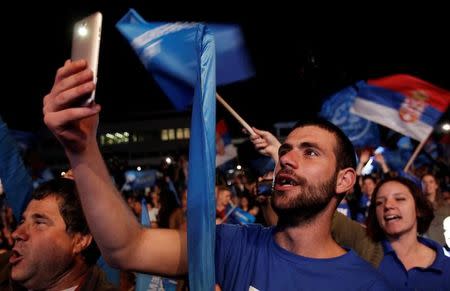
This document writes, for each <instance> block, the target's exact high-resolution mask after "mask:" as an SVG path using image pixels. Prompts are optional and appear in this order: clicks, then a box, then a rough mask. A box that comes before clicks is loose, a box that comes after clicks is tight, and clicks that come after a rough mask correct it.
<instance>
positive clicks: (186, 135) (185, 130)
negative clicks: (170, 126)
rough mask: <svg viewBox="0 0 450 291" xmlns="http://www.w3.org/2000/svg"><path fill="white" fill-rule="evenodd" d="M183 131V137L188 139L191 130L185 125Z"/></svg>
mask: <svg viewBox="0 0 450 291" xmlns="http://www.w3.org/2000/svg"><path fill="white" fill-rule="evenodd" d="M183 133H184V138H185V139H189V138H190V137H191V131H190V129H189V128H188V127H185V128H184V129H183Z"/></svg>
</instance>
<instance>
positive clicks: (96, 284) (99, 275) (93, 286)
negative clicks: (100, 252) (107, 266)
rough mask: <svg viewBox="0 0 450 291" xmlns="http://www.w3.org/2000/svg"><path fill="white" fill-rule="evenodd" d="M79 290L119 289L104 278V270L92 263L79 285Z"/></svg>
mask: <svg viewBox="0 0 450 291" xmlns="http://www.w3.org/2000/svg"><path fill="white" fill-rule="evenodd" d="M79 290H80V291H119V290H120V289H119V288H117V287H115V286H114V285H113V284H111V282H109V281H108V280H107V278H106V274H105V272H103V270H102V269H100V268H99V267H98V266H97V265H93V266H92V267H91V268H90V271H89V274H88V276H87V278H86V280H85V281H84V283H83V284H82V286H80V289H79Z"/></svg>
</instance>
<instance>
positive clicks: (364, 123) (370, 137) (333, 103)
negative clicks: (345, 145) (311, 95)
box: [319, 81, 380, 147]
mask: <svg viewBox="0 0 450 291" xmlns="http://www.w3.org/2000/svg"><path fill="white" fill-rule="evenodd" d="M361 82H362V81H361ZM361 82H360V83H361ZM360 83H357V85H356V86H358V84H360ZM356 86H348V87H346V88H344V89H342V90H341V91H339V92H337V93H335V94H333V95H332V96H330V97H329V98H328V99H327V100H326V101H325V102H324V103H323V105H322V109H321V111H320V113H319V115H320V116H322V117H323V118H325V119H327V120H329V121H330V122H331V123H333V124H334V125H336V126H337V127H339V128H340V129H341V130H342V131H343V132H344V133H345V134H346V135H347V136H348V138H349V139H350V141H351V142H352V143H353V145H354V146H355V147H365V146H373V147H375V146H377V145H379V144H380V136H379V132H378V126H377V125H376V124H374V123H372V122H370V121H369V120H367V119H365V118H362V117H359V116H358V115H355V114H352V113H351V112H350V107H351V106H352V104H353V102H354V101H355V98H356V96H357V92H356Z"/></svg>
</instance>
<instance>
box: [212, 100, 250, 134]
mask: <svg viewBox="0 0 450 291" xmlns="http://www.w3.org/2000/svg"><path fill="white" fill-rule="evenodd" d="M216 99H217V100H218V101H219V102H220V103H221V104H222V105H223V107H225V108H226V109H227V110H228V111H229V112H230V113H231V115H233V116H234V118H236V119H237V121H239V123H240V124H241V125H242V126H243V127H244V128H245V129H246V130H247V131H248V132H249V133H250V134H251V135H255V134H256V133H255V132H254V131H253V128H252V127H251V126H250V125H249V124H248V123H247V122H246V121H245V120H244V119H242V117H241V116H240V115H239V114H237V112H236V111H234V109H233V108H232V107H231V106H230V105H228V103H227V102H226V101H225V100H223V98H222V97H221V96H220V95H219V93H216Z"/></svg>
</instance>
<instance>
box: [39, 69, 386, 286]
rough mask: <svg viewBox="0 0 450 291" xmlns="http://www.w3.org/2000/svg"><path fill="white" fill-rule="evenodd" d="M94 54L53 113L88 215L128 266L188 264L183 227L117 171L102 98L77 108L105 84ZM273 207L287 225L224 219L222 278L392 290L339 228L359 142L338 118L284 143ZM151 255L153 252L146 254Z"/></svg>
mask: <svg viewBox="0 0 450 291" xmlns="http://www.w3.org/2000/svg"><path fill="white" fill-rule="evenodd" d="M92 80H93V75H92V71H91V70H89V69H88V68H87V64H86V62H85V61H74V62H71V61H67V62H66V63H65V64H64V66H63V67H62V68H60V69H59V70H58V71H57V74H56V78H55V83H54V85H53V88H52V90H51V91H50V93H49V94H47V95H46V96H45V98H44V108H43V112H44V121H45V123H46V125H47V126H48V128H49V129H50V130H51V131H52V132H53V134H54V135H55V136H56V137H57V139H58V140H59V141H60V142H61V144H62V145H63V147H64V149H65V151H66V154H67V157H68V159H69V161H70V163H71V166H72V169H73V171H74V176H75V181H76V183H77V187H78V190H79V193H80V196H81V201H82V204H83V209H84V211H85V214H86V218H87V220H88V221H89V224H90V226H91V230H92V233H93V234H94V237H95V239H96V241H97V243H98V244H99V246H100V249H101V250H102V254H103V255H104V256H105V259H106V260H107V261H109V262H110V263H111V264H112V265H114V266H116V267H119V268H120V269H126V270H134V271H138V272H146V273H158V274H165V275H169V276H170V275H181V274H185V273H186V272H187V266H188V262H187V239H186V232H185V231H183V230H178V231H177V230H168V229H165V230H164V229H148V228H142V227H141V226H140V225H139V223H138V222H137V221H136V219H135V218H134V216H133V214H132V212H131V211H130V210H129V207H128V206H127V205H126V203H125V201H124V200H123V199H122V197H121V195H120V193H119V192H118V191H117V190H116V188H115V187H114V185H113V183H112V181H111V179H110V178H109V174H108V171H107V169H106V167H105V163H104V161H103V159H102V156H101V154H100V150H99V147H98V143H97V139H96V131H97V125H98V117H99V112H100V106H99V105H97V104H91V106H88V107H75V106H76V104H79V102H77V101H80V100H81V99H82V98H83V95H85V94H88V93H89V92H91V91H92V90H94V88H95V84H94V82H93V81H92ZM279 158H280V162H279V163H278V165H277V168H276V171H275V174H276V179H275V193H274V196H273V206H274V208H275V209H276V211H277V214H278V216H279V218H280V219H279V224H278V225H277V226H276V227H273V228H264V227H262V226H258V225H251V226H238V225H226V224H223V225H220V226H218V227H217V231H216V251H215V256H216V260H215V263H216V266H215V267H216V280H217V283H218V284H219V285H220V287H221V288H222V289H223V290H300V289H308V290H310V289H317V290H328V289H334V290H348V289H359V290H379V289H380V290H384V289H387V288H386V285H385V283H384V281H383V279H382V278H381V276H379V275H378V273H376V271H375V270H374V269H372V268H371V267H370V265H368V263H366V262H364V261H363V260H362V259H360V258H359V257H358V256H357V255H356V254H355V253H354V252H353V251H351V250H346V249H343V248H341V247H340V246H339V245H338V244H337V243H336V242H335V241H334V240H333V239H332V237H331V233H330V224H331V217H332V215H333V212H334V210H335V209H336V206H337V204H338V203H339V201H340V200H341V199H342V197H343V196H344V194H345V193H347V191H349V190H350V189H351V188H352V187H353V184H354V183H355V169H354V167H355V157H354V152H353V147H352V145H351V143H350V141H349V140H348V139H347V138H346V137H345V135H344V134H343V133H342V132H341V131H340V130H339V129H338V128H336V127H335V126H334V125H332V124H330V123H328V122H325V121H317V122H315V121H314V122H310V123H304V124H299V125H298V127H296V128H295V129H294V130H293V131H292V132H291V134H290V135H289V136H288V138H287V140H286V143H285V144H283V145H282V146H281V147H280V149H279ZM144 258H148V259H144Z"/></svg>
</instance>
